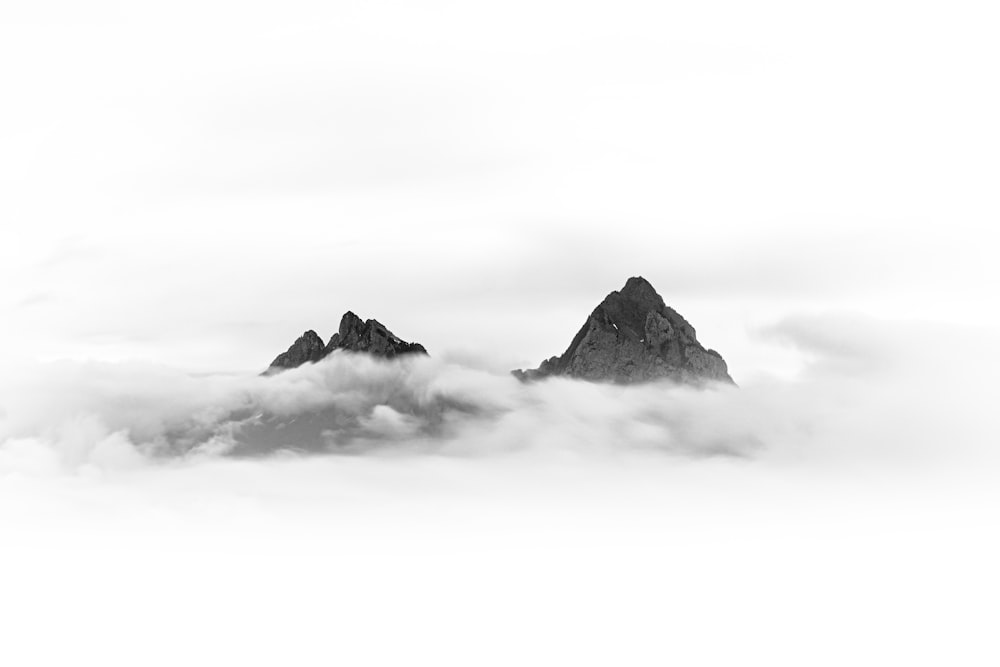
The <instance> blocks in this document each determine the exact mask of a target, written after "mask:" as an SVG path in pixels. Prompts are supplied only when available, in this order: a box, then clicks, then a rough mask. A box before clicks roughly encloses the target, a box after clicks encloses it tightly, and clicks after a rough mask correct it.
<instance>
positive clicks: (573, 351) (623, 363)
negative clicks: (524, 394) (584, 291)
mask: <svg viewBox="0 0 1000 667" xmlns="http://www.w3.org/2000/svg"><path fill="white" fill-rule="evenodd" d="M514 375H515V376H517V377H518V378H521V379H523V380H533V379H541V378H544V377H548V376H553V375H561V376H568V377H576V378H580V379H584V380H593V381H605V382H619V383H633V382H644V381H649V380H657V379H662V378H669V379H672V380H674V381H677V382H683V383H687V384H704V383H705V382H707V381H718V382H727V383H730V384H731V383H732V382H733V380H732V378H730V377H729V372H728V369H727V367H726V362H725V361H724V360H723V359H722V356H721V355H720V354H719V353H718V352H715V351H714V350H706V349H705V348H704V347H702V345H701V343H699V342H698V339H697V338H696V336H695V330H694V327H692V326H691V325H690V324H689V323H688V321H687V320H685V319H684V318H683V317H681V315H680V314H679V313H678V312H677V311H675V310H674V309H673V308H670V307H668V306H667V305H666V304H665V303H664V302H663V299H662V298H661V297H660V295H659V294H657V292H656V290H655V289H654V288H653V286H652V285H651V284H650V283H649V281H647V280H646V279H644V278H641V277H634V278H629V279H628V281H627V282H626V283H625V286H624V287H623V288H622V289H621V290H620V291H615V292H611V293H610V294H608V296H607V297H605V299H604V300H603V301H602V302H601V303H600V304H599V305H598V306H597V308H595V309H594V311H593V312H592V313H591V314H590V317H588V318H587V321H586V322H584V325H583V327H582V328H581V329H580V331H579V332H577V334H576V336H575V337H574V338H573V341H572V342H571V343H570V345H569V348H567V350H566V352H564V353H563V354H562V355H561V356H558V357H551V358H549V359H547V360H545V361H544V362H542V364H541V366H539V367H538V368H537V369H533V370H528V371H520V370H519V371H514Z"/></svg>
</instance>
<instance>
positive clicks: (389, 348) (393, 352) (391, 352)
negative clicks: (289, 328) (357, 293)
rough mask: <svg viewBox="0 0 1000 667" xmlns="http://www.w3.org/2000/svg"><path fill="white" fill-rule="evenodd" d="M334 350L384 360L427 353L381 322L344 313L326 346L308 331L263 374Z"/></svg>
mask: <svg viewBox="0 0 1000 667" xmlns="http://www.w3.org/2000/svg"><path fill="white" fill-rule="evenodd" d="M335 350H346V351H349V352H364V353H367V354H372V355H375V356H377V357H386V358H392V357H396V356H398V355H401V354H414V353H416V354H427V350H426V349H424V346H423V345H421V344H420V343H408V342H406V341H404V340H402V339H401V338H399V336H396V335H395V334H394V333H392V332H391V331H389V329H387V328H386V327H385V325H383V324H382V323H381V322H378V321H377V320H368V321H364V320H362V319H361V318H360V317H358V316H357V315H355V314H354V313H353V312H351V311H347V312H346V313H344V316H343V317H342V318H341V319H340V328H339V329H338V330H337V333H335V334H333V336H332V337H331V338H330V342H329V343H327V344H326V345H324V344H323V339H322V338H320V337H319V335H318V334H317V333H316V332H315V331H312V330H309V331H307V332H305V333H304V334H302V335H301V336H300V337H299V338H298V340H296V341H295V342H294V343H292V346H291V347H289V348H288V351H287V352H284V353H282V354H279V355H278V356H277V358H275V360H274V361H272V362H271V365H270V367H269V368H268V369H267V371H266V374H271V373H277V372H279V371H282V370H285V369H288V368H296V367H298V366H301V365H303V364H307V363H315V362H317V361H319V360H320V359H323V358H324V357H326V356H328V355H329V354H331V353H332V352H334V351H335Z"/></svg>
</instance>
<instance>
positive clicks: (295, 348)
mask: <svg viewBox="0 0 1000 667" xmlns="http://www.w3.org/2000/svg"><path fill="white" fill-rule="evenodd" d="M323 348H324V345H323V339H322V338H320V337H319V335H318V334H317V333H316V332H315V331H313V330H312V329H310V330H309V331H307V332H305V333H304V334H302V335H301V336H299V338H298V340H296V341H295V342H294V343H292V346H291V347H290V348H288V351H287V352H283V353H281V354H279V355H278V356H277V357H276V358H275V360H274V361H272V362H271V369H275V370H280V369H284V368H295V367H296V366H301V365H302V364H306V363H310V362H316V361H319V360H320V359H322V358H323V357H324V356H326V352H325V351H324V349H323Z"/></svg>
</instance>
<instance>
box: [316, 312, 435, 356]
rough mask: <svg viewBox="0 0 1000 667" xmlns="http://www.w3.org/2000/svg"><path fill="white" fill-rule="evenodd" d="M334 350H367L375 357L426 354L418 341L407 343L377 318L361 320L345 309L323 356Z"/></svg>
mask: <svg viewBox="0 0 1000 667" xmlns="http://www.w3.org/2000/svg"><path fill="white" fill-rule="evenodd" d="M334 350H349V351H351V352H367V353H368V354H374V355H375V356H377V357H386V358H389V359H391V358H392V357H395V356H397V355H400V354H413V353H417V354H427V350H425V349H424V346H423V345H421V344H420V343H407V342H406V341H405V340H402V339H401V338H399V336H396V335H395V334H394V333H392V332H391V331H389V330H388V329H386V328H385V325H384V324H382V323H381V322H379V321H378V320H368V321H362V320H361V318H360V317H358V316H357V315H355V314H354V313H352V312H351V311H347V312H346V313H344V316H343V317H342V318H341V320H340V329H339V330H338V331H337V333H335V334H333V336H331V338H330V342H329V343H327V345H326V349H324V350H323V356H326V355H328V354H330V353H331V352H333V351H334Z"/></svg>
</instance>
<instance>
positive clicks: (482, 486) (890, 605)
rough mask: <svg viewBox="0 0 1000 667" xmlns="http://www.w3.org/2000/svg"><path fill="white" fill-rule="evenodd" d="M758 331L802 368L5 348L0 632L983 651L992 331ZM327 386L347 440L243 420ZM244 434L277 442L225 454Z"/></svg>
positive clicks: (617, 652) (307, 647)
mask: <svg viewBox="0 0 1000 667" xmlns="http://www.w3.org/2000/svg"><path fill="white" fill-rule="evenodd" d="M760 335H761V336H763V337H766V338H767V339H769V340H772V341H774V342H784V343H786V344H790V345H793V346H794V347H795V348H796V349H797V350H799V351H800V353H801V354H802V355H803V359H805V362H804V366H803V370H802V371H801V372H800V373H799V374H798V375H796V376H795V377H792V378H786V379H780V378H776V377H768V376H766V375H763V374H761V375H759V376H757V377H753V378H746V379H744V378H737V380H739V381H740V383H741V386H740V388H739V389H735V388H715V389H709V390H703V391H701V390H694V389H687V388H679V387H670V386H656V385H650V386H643V387H610V386H599V385H590V384H584V383H577V382H571V381H558V380H554V381H548V382H543V383H537V384H530V385H522V384H520V383H518V382H516V381H515V380H514V379H513V378H511V377H509V376H506V375H504V374H502V373H497V372H494V371H489V370H482V369H481V368H478V367H477V366H476V364H473V363H470V362H468V361H466V362H465V363H462V364H459V363H455V362H450V361H448V360H444V359H442V360H439V359H433V358H432V359H415V360H410V361H407V362H404V363H380V362H376V361H373V360H371V359H367V358H365V357H353V356H342V357H334V358H332V359H330V360H329V361H328V362H326V363H321V364H319V365H316V366H312V367H308V368H302V369H298V370H295V371H291V372H287V373H283V374H281V375H278V376H275V377H267V378H265V377H259V376H233V375H224V376H190V375H187V374H184V373H181V372H177V371H173V370H170V369H165V368H157V367H150V366H137V365H113V364H76V363H57V364H50V365H45V366H39V367H32V368H21V369H19V370H15V369H8V372H7V373H6V374H5V377H6V379H5V381H4V383H3V389H2V394H0V396H2V398H0V408H2V410H3V412H2V421H0V424H2V426H0V428H2V431H0V433H2V445H0V523H2V525H3V526H4V535H3V549H2V551H0V566H2V568H0V579H2V583H3V590H4V595H3V596H2V599H0V623H2V626H3V627H4V628H6V629H7V631H6V632H5V641H4V642H3V644H2V645H0V658H2V659H3V662H4V663H5V664H19V665H52V664H67V663H73V664H101V665H107V664H113V665H126V664H129V665H131V664H144V665H161V664H162V665H174V664H178V663H183V664H192V665H217V664H241V665H246V664H253V665H258V664H259V665H269V664H296V665H313V664H315V665H319V664H455V665H459V664H486V665H509V664H564V663H571V664H664V662H670V661H675V662H680V663H682V664H695V665H697V664H768V665H773V664H787V665H798V664H819V665H827V664H829V665H842V664H865V665H869V664H870V665H884V664H891V663H900V662H902V663H905V664H942V663H949V662H950V663H955V664H959V663H960V664H991V663H992V662H993V661H994V660H995V659H996V658H997V653H996V651H995V646H994V644H993V642H992V627H991V623H990V618H991V615H990V603H989V601H990V600H992V599H995V598H996V595H997V594H998V593H1000V580H998V577H997V575H996V568H995V563H996V562H997V559H998V557H1000V543H998V540H997V539H996V537H995V534H996V531H995V530H993V526H995V525H996V520H997V519H998V518H1000V516H998V514H1000V511H998V509H997V508H998V507H1000V504H998V500H1000V494H998V492H997V490H996V489H995V488H994V487H995V479H996V474H995V473H996V465H995V464H996V457H995V455H994V451H993V449H994V447H995V443H996V441H997V437H996V436H997V433H996V425H995V423H994V419H993V417H992V416H991V414H990V408H991V406H992V404H993V403H994V393H995V392H993V391H992V388H991V382H992V378H993V377H995V373H994V372H993V371H995V368H991V366H990V363H991V362H990V361H989V359H990V357H989V347H988V343H989V342H990V340H991V338H992V336H991V335H988V333H982V334H977V333H975V332H969V331H964V332H963V331H960V330H957V329H954V328H944V327H933V326H930V325H926V324H917V323H905V324H903V323H900V324H887V323H879V322H873V321H870V320H864V319H857V318H853V319H852V318H849V317H844V316H830V317H823V318H817V317H813V318H809V317H801V318H794V319H788V320H784V321H782V322H779V323H777V324H775V325H774V326H772V327H769V328H768V329H766V330H763V331H761V332H760ZM485 365H486V364H482V366H485ZM994 365H995V364H994ZM316 411H319V412H321V413H322V414H324V415H326V416H327V417H329V418H330V419H332V420H333V421H332V422H330V421H324V422H323V428H322V429H320V431H318V432H319V433H320V442H321V445H322V447H325V448H327V449H329V450H330V451H331V452H333V453H332V454H330V453H323V454H316V453H312V452H306V451H303V450H313V449H316V447H315V443H310V444H308V445H306V444H304V443H302V442H296V441H295V437H298V436H300V435H301V434H303V433H305V434H308V435H309V436H310V437H312V436H314V435H315V434H316V433H317V430H316V429H315V428H312V425H308V426H309V428H305V429H302V430H299V431H296V430H294V428H293V427H292V426H286V427H284V428H281V429H275V430H272V431H260V430H258V431H254V429H255V428H259V424H260V420H261V419H264V418H263V417H261V418H258V415H261V414H262V413H266V414H268V415H280V417H281V419H282V421H283V422H284V423H286V424H295V423H297V421H296V420H300V421H301V420H303V419H304V415H308V414H311V413H315V412H316ZM331 415H332V417H331ZM248 420H249V421H248ZM255 420H256V421H255ZM306 421H308V420H306ZM253 432H256V433H257V434H258V435H260V434H261V433H266V434H267V435H268V436H269V437H273V438H274V440H273V442H272V443H271V444H272V445H273V447H272V449H273V451H272V452H270V453H264V452H263V450H261V449H259V448H258V449H254V450H252V451H251V452H244V453H252V454H254V455H253V456H238V455H237V454H239V453H241V450H240V445H239V443H240V442H241V441H242V440H241V439H243V438H245V436H246V434H247V433H253ZM289 434H291V435H289ZM296 434H298V435H296Z"/></svg>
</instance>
